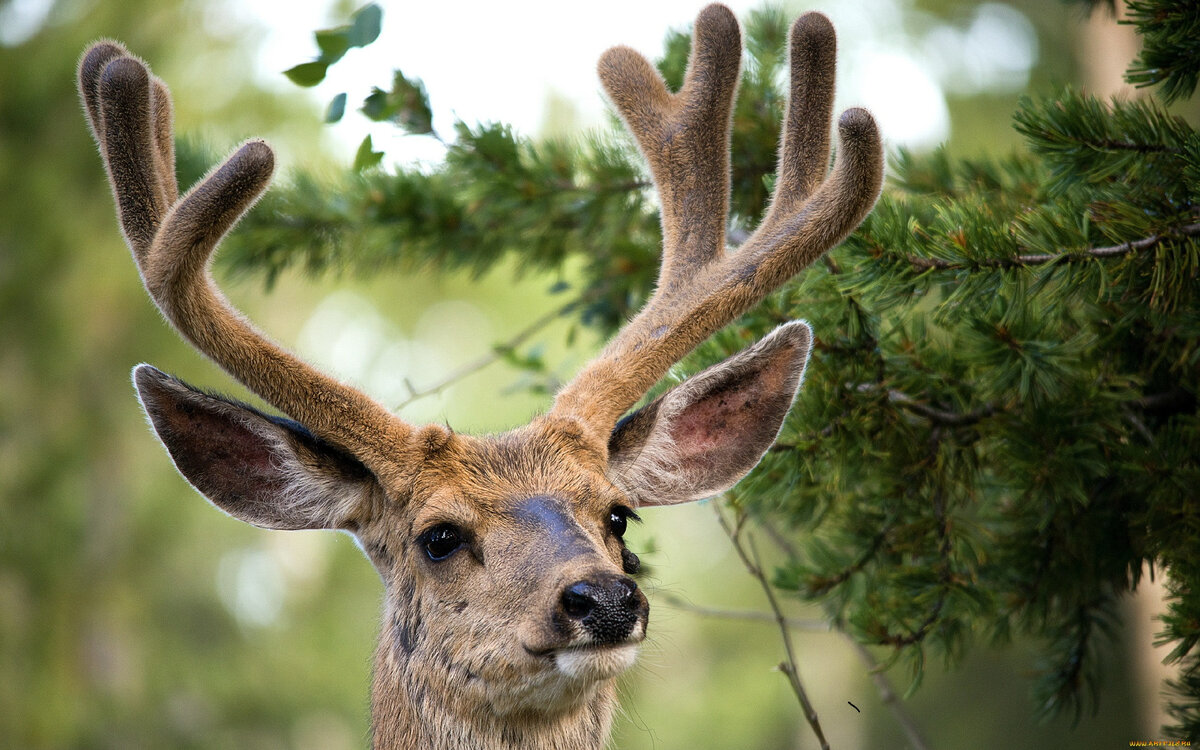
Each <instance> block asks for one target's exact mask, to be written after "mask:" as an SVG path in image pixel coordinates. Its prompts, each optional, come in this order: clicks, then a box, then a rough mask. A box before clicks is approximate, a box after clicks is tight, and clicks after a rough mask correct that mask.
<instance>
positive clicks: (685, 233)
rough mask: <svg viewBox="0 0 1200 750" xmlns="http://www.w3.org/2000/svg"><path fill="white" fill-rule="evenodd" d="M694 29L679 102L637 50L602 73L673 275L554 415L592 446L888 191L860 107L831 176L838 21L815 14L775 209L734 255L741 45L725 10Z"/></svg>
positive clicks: (565, 394) (803, 51)
mask: <svg viewBox="0 0 1200 750" xmlns="http://www.w3.org/2000/svg"><path fill="white" fill-rule="evenodd" d="M695 29H696V30H695V36H694V40H693V47H692V55H691V58H690V59H689V61H688V75H687V81H686V83H685V85H684V88H683V90H681V91H680V93H679V94H676V95H671V94H668V93H667V92H666V89H665V86H664V85H663V83H662V79H661V78H659V77H658V75H657V74H656V73H655V72H654V70H653V68H652V67H651V66H650V64H649V63H648V62H646V60H645V58H642V57H641V56H640V55H638V54H637V53H635V52H633V51H632V50H628V49H627V48H616V49H614V50H610V51H609V52H608V53H606V54H605V56H604V58H602V61H601V64H600V70H601V77H602V80H603V81H604V84H605V87H606V88H607V89H608V91H609V94H610V96H612V98H613V101H614V103H615V104H616V106H617V108H618V109H619V110H620V112H621V114H622V115H623V116H624V118H625V121H626V124H627V125H628V126H629V128H630V130H631V131H632V132H633V134H634V135H635V136H636V138H637V140H638V143H639V145H640V146H641V148H642V151H643V153H645V155H646V159H647V161H649V163H650V168H651V172H652V174H653V176H654V181H655V185H656V186H657V187H658V190H659V194H660V196H661V199H662V212H663V269H662V272H661V274H660V277H659V283H658V288H657V289H656V290H655V293H654V295H653V297H651V299H650V301H649V302H647V304H646V306H645V307H644V308H642V310H641V311H640V312H639V313H638V314H637V315H636V316H635V317H634V319H633V320H631V321H630V322H629V324H628V325H626V326H625V327H624V328H623V329H622V330H621V331H620V332H619V333H618V334H617V335H616V337H615V338H614V339H613V340H612V341H611V342H609V344H608V346H607V347H606V348H605V349H604V351H603V352H602V353H601V354H600V356H599V357H597V358H596V359H595V360H593V361H592V362H591V363H590V364H588V365H587V366H586V367H585V368H584V369H583V370H582V371H581V372H580V373H579V374H578V375H577V376H576V377H575V379H574V380H572V381H571V382H570V383H569V384H568V385H566V386H565V387H564V388H563V389H562V390H561V391H560V392H559V394H558V396H557V398H556V399H555V403H554V408H553V410H552V411H551V415H552V416H558V417H570V418H575V419H577V420H580V421H582V422H583V423H584V424H585V425H586V426H587V427H588V428H590V430H591V431H592V436H593V439H594V440H600V441H604V440H607V435H608V432H609V430H611V429H612V426H613V425H614V424H615V422H616V420H617V419H618V418H619V417H620V416H621V415H622V414H623V413H624V412H625V411H626V410H627V409H628V408H629V407H631V406H633V404H635V403H636V402H637V400H638V399H640V398H641V397H642V395H644V394H645V392H646V391H647V390H649V389H650V387H651V386H653V385H654V383H655V382H657V381H658V379H659V378H661V377H662V376H663V375H664V374H665V373H666V372H667V370H668V369H670V367H671V366H672V365H673V364H674V363H675V362H677V361H679V360H680V359H682V358H683V357H684V356H685V355H686V354H687V353H688V352H690V351H691V350H692V349H693V348H695V347H696V346H697V345H698V344H699V343H700V342H702V341H703V340H704V339H706V338H708V337H709V336H710V335H712V334H713V333H714V332H715V331H717V330H718V329H719V328H721V327H722V326H724V325H726V324H727V323H729V322H730V321H732V320H734V319H735V318H737V317H738V316H739V315H741V314H742V313H744V312H746V311H747V310H748V309H750V308H751V307H752V306H753V305H755V304H757V303H758V302H759V301H761V300H762V299H763V298H764V297H766V296H767V295H768V294H770V293H771V292H772V291H773V290H775V289H776V288H778V287H780V286H782V285H783V284H784V283H786V282H787V281H788V279H790V278H791V277H792V276H793V275H795V274H796V273H798V272H799V271H800V270H801V269H803V268H804V267H805V266H807V265H809V264H810V263H812V262H813V261H814V260H815V259H816V258H818V257H820V255H821V254H822V253H824V252H825V251H827V250H829V249H830V248H831V247H833V246H834V245H836V244H837V243H838V242H840V241H841V240H842V239H844V238H845V236H846V235H847V234H849V233H850V232H851V231H853V229H854V228H855V227H856V226H858V224H859V223H860V222H861V221H862V220H863V218H864V217H865V216H866V214H867V213H868V212H869V211H870V209H871V207H872V206H873V205H874V203H875V200H876V199H877V198H878V196H879V191H880V188H881V186H882V183H883V148H882V145H881V142H880V138H879V131H878V129H877V128H876V126H875V121H874V120H873V119H872V118H871V115H870V114H869V113H867V111H866V110H862V109H850V110H847V111H846V112H845V113H844V114H843V115H842V117H841V118H840V120H839V123H838V131H839V139H840V142H841V150H840V152H839V154H838V158H837V161H836V164H835V165H834V170H833V174H832V175H830V176H829V178H828V179H825V178H826V173H827V172H828V165H829V150H830V146H829V125H830V117H831V113H832V107H833V86H834V71H835V60H834V57H835V51H836V37H835V34H834V31H833V26H832V24H831V23H830V22H829V20H828V19H826V18H825V17H824V16H822V15H820V14H818V13H810V14H806V15H805V16H802V17H801V18H800V19H798V20H797V21H796V23H795V24H794V25H793V26H792V32H791V60H790V67H791V71H790V72H791V91H790V99H789V105H788V113H787V117H786V119H785V124H784V136H783V143H782V147H781V149H780V157H779V166H778V180H777V183H776V188H775V194H774V196H773V198H772V205H771V208H770V210H769V211H768V213H767V216H766V218H765V219H764V220H763V223H762V225H761V226H760V227H759V228H758V229H757V230H756V231H755V232H754V234H753V235H752V236H751V237H750V239H749V240H747V241H746V242H745V243H744V244H743V245H742V246H741V247H740V248H739V249H738V250H737V251H736V252H733V253H726V252H725V248H724V225H725V221H726V219H727V213H728V212H727V207H728V192H729V175H728V155H727V154H728V142H729V134H730V127H731V123H730V118H729V113H730V111H731V107H732V99H733V94H734V91H735V88H736V84H737V81H736V78H737V72H738V60H739V59H740V53H741V42H740V35H739V34H738V32H737V21H736V19H734V17H733V14H732V13H731V12H730V11H729V10H728V9H726V8H724V7H722V6H719V5H710V6H708V7H707V8H705V9H704V10H703V11H701V13H700V15H699V17H698V18H697V19H696V27H695ZM693 87H694V88H693ZM718 147H719V148H718Z"/></svg>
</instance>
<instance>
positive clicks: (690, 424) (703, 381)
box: [608, 321, 812, 506]
mask: <svg viewBox="0 0 1200 750" xmlns="http://www.w3.org/2000/svg"><path fill="white" fill-rule="evenodd" d="M811 341H812V331H811V330H810V329H809V327H808V325H807V324H806V323H804V322H802V321H793V322H791V323H786V324H784V325H782V326H780V327H778V328H776V329H775V330H774V331H772V332H771V333H770V334H768V335H767V336H766V337H764V338H763V339H762V340H761V341H759V342H758V343H757V344H755V345H754V346H751V347H750V348H748V349H745V350H743V351H741V352H739V353H737V354H735V355H733V356H732V357H730V358H728V359H726V360H725V361H723V362H720V363H718V364H716V365H713V366H712V367H709V368H708V369H706V370H703V371H702V372H699V373H697V374H695V375H693V376H692V377H691V378H689V379H688V380H686V381H684V382H683V383H681V384H680V385H678V386H676V387H675V388H672V389H671V390H669V391H667V392H666V393H664V394H663V395H662V396H660V397H659V398H657V399H655V400H654V401H652V402H650V403H649V404H647V405H646V406H643V407H642V408H641V409H638V410H637V411H635V412H634V413H632V414H630V415H629V416H628V417H626V418H625V419H623V420H621V422H620V423H619V424H617V426H616V428H615V429H614V430H613V432H612V435H611V436H610V438H609V442H608V451H609V458H608V479H609V481H611V482H612V483H613V484H615V485H616V486H617V487H620V488H621V489H622V490H624V491H625V492H626V493H627V494H628V495H629V496H630V499H631V500H633V501H634V502H635V503H637V505H639V506H641V505H673V504H675V503H684V502H688V501H690V500H701V499H703V498H706V497H712V496H713V495H716V494H718V493H720V492H724V491H725V490H727V489H729V488H730V487H732V486H733V485H734V484H736V483H737V481H738V480H739V479H741V478H742V477H744V476H745V475H746V474H748V473H749V472H750V470H751V469H753V468H754V467H755V465H757V464H758V462H759V460H760V459H761V458H762V457H763V454H765V453H766V452H767V449H768V448H770V447H771V444H772V443H774V442H775V438H776V436H778V434H779V429H780V427H782V426H783V420H784V417H786V416H787V413H788V410H789V409H790V408H791V406H792V401H793V400H794V399H795V397H796V391H797V390H799V388H800V381H801V379H802V378H803V375H804V368H805V366H806V365H807V364H808V354H809V349H810V347H811Z"/></svg>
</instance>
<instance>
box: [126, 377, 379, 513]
mask: <svg viewBox="0 0 1200 750" xmlns="http://www.w3.org/2000/svg"><path fill="white" fill-rule="evenodd" d="M133 382H134V385H135V386H136V387H137V391H138V396H139V398H140V400H141V402H142V407H143V408H144V409H145V410H146V414H147V416H148V417H149V418H150V424H151V425H152V426H153V427H154V431H155V432H156V433H157V434H158V437H159V439H160V440H161V441H162V443H163V445H164V446H165V447H166V449H167V452H168V453H169V454H171V460H172V461H174V462H175V467H176V468H177V469H178V470H179V473H180V474H182V475H183V477H184V478H185V479H186V480H187V481H188V482H189V483H190V484H191V485H192V486H193V487H195V488H196V489H197V490H198V491H199V492H200V493H201V494H202V495H204V496H205V497H206V498H208V499H209V500H210V501H212V503H213V504H214V505H216V506H217V507H218V508H220V509H221V510H223V511H225V512H226V513H228V514H229V515H231V516H233V517H234V518H237V519H238V520H240V521H245V522H247V523H250V524H253V525H255V526H261V527H263V528H268V529H320V528H324V529H347V530H353V529H354V528H355V527H356V525H357V524H356V521H358V520H360V517H361V516H362V515H363V514H364V513H365V512H366V505H367V501H368V500H369V498H370V495H371V494H372V492H373V491H374V490H375V488H376V487H378V483H377V482H376V480H375V477H374V475H373V474H372V473H371V472H370V471H368V470H367V469H366V468H365V467H364V466H363V465H362V464H361V463H359V462H358V461H357V460H355V459H354V458H353V457H351V456H348V455H346V454H344V453H342V452H341V451H339V450H337V449H335V448H333V447H332V446H330V445H329V444H327V443H325V442H323V441H321V440H319V439H317V438H316V437H314V436H313V435H312V434H311V433H310V432H308V430H307V429H305V428H304V427H302V426H301V425H299V424H297V423H295V422H292V421H290V420H286V419H282V418H278V417H269V416H267V415H265V414H263V413H261V412H259V411H257V410H255V409H252V408H250V407H248V406H244V405H242V404H238V403H235V402H233V401H230V400H227V399H224V398H220V397H217V396H212V395H209V394H207V393H203V392H201V391H198V390H196V389H194V388H192V387H191V386H188V385H186V384H185V383H183V382H182V381H180V380H178V379H176V378H173V377H171V376H170V375H167V374H165V373H163V372H160V371H159V370H157V369H155V368H153V367H151V366H150V365H138V366H137V367H136V368H134V370H133Z"/></svg>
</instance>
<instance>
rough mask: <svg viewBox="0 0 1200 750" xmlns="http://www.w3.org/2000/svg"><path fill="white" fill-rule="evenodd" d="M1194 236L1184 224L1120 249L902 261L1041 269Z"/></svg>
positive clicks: (949, 267)
mask: <svg viewBox="0 0 1200 750" xmlns="http://www.w3.org/2000/svg"><path fill="white" fill-rule="evenodd" d="M1197 234H1200V223H1196V224H1186V225H1184V226H1182V227H1175V228H1173V229H1170V230H1168V231H1166V232H1163V233H1162V234H1152V235H1150V236H1149V237H1143V238H1142V239H1140V240H1131V241H1129V242H1122V243H1121V244H1119V245H1108V246H1106V247H1092V248H1087V249H1084V250H1065V251H1063V252H1060V253H1034V254H1028V255H1016V256H1013V257H1011V258H981V259H978V260H970V261H965V262H959V261H950V260H943V259H941V258H920V257H917V256H915V255H908V256H905V260H907V261H908V262H909V264H910V265H912V266H914V267H916V268H918V269H920V270H922V271H928V270H938V271H970V270H973V269H979V268H1022V267H1025V266H1040V265H1043V264H1045V263H1054V262H1056V261H1060V260H1061V261H1066V262H1068V263H1075V262H1079V261H1083V260H1092V259H1096V258H1112V257H1118V256H1121V255H1128V254H1129V253H1133V252H1141V251H1143V250H1149V249H1150V248H1152V247H1155V246H1156V245H1158V244H1159V243H1161V242H1163V241H1165V240H1169V239H1172V238H1175V237H1191V236H1194V235H1197Z"/></svg>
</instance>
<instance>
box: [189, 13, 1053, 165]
mask: <svg viewBox="0 0 1200 750" xmlns="http://www.w3.org/2000/svg"><path fill="white" fill-rule="evenodd" d="M762 2H763V0H727V4H728V5H729V6H730V7H731V8H732V9H733V11H734V12H735V13H737V14H738V15H739V16H744V15H745V13H746V12H747V11H748V10H749V9H751V8H754V7H759V6H761V5H762ZM911 2H912V0H855V2H838V1H837V0H807V2H804V3H803V5H802V6H801V7H803V8H805V9H808V8H812V9H817V10H822V11H824V12H825V13H827V14H828V15H829V16H830V17H831V18H832V19H833V21H834V24H835V26H836V27H837V28H838V32H839V53H838V65H839V87H838V102H837V107H838V109H839V110H840V109H843V108H845V107H847V106H852V105H860V106H866V107H868V108H869V109H871V110H872V112H873V113H874V114H875V116H876V117H877V118H878V120H879V121H880V126H881V129H882V131H883V134H884V137H885V139H886V140H887V141H888V143H889V145H907V146H911V147H916V148H922V147H930V146H933V145H936V144H937V143H938V142H940V141H942V140H944V139H945V138H946V137H947V135H948V133H949V127H950V123H949V117H948V113H947V111H946V105H945V98H944V91H945V90H947V89H956V90H962V89H963V88H964V87H967V88H970V87H974V88H976V89H979V88H992V89H995V88H1003V89H1011V88H1019V87H1020V86H1022V85H1023V84H1024V81H1025V80H1026V79H1027V76H1028V71H1029V68H1030V67H1031V66H1032V65H1033V64H1034V63H1035V61H1036V57H1037V46H1036V39H1035V38H1034V37H1033V30H1032V27H1030V26H1029V23H1028V21H1027V20H1025V18H1024V16H1022V15H1021V14H1020V13H1019V12H1017V11H1015V10H1013V9H1012V8H1011V7H1009V6H1006V5H1003V4H1000V3H988V4H985V5H983V6H981V8H980V9H979V10H978V11H977V13H976V15H975V17H974V19H968V20H967V21H965V22H964V25H963V26H962V27H954V26H949V25H945V24H943V25H940V26H937V27H936V28H934V30H933V31H932V32H929V33H928V34H927V35H925V37H924V39H916V38H914V37H912V36H909V35H907V34H906V32H905V31H904V29H905V19H910V18H912V16H913V13H914V11H913V10H912V9H911V7H910V6H911ZM331 4H332V0H286V2H282V1H281V0H237V1H233V2H227V3H212V5H211V7H212V11H211V13H210V14H209V16H210V18H211V21H212V23H213V24H215V25H218V26H219V25H223V24H230V23H236V24H241V23H245V22H248V21H249V22H256V23H258V24H261V25H262V26H263V27H264V28H266V29H268V30H269V31H268V33H267V35H266V38H265V43H264V45H263V48H262V51H261V54H260V58H259V78H260V82H261V83H262V84H264V85H267V86H273V87H278V88H281V89H286V88H291V89H292V90H294V87H292V85H291V84H290V83H289V82H288V81H287V80H286V79H285V78H284V77H283V76H281V75H279V72H280V71H283V70H285V69H287V68H289V67H291V66H293V65H296V64H298V63H300V62H305V61H307V60H311V59H313V58H314V57H315V56H316V45H315V43H314V42H313V39H312V32H313V31H314V30H316V29H319V28H327V27H330V26H335V25H339V24H342V23H345V22H346V20H347V18H346V17H345V16H342V15H338V16H330V15H329V13H330V6H331ZM705 4H706V3H705V2H704V0H605V2H603V3H585V2H575V1H573V0H510V1H509V2H503V3H501V2H494V1H483V0H461V1H460V2H428V1H423V2H399V1H396V0H380V5H382V6H383V8H384V18H383V32H382V35H381V36H380V38H379V39H378V40H377V41H376V42H375V43H374V44H372V45H370V46H369V47H367V48H365V49H356V50H351V51H350V52H349V53H348V54H347V55H346V57H345V58H343V60H342V61H340V62H338V63H337V64H336V65H334V66H333V67H332V68H331V70H330V75H329V77H328V78H327V79H326V80H325V81H324V82H323V83H321V84H320V85H318V86H317V87H316V88H314V89H312V96H313V99H314V106H315V107H324V105H325V103H326V102H328V101H329V100H330V99H332V98H333V97H334V95H336V94H338V93H340V92H342V91H346V92H348V93H349V103H348V107H347V113H346V117H345V118H344V119H343V121H342V122H341V123H339V124H338V125H336V126H334V128H333V132H334V135H335V138H336V140H337V141H338V143H339V148H340V149H342V150H344V151H345V152H346V158H347V159H349V158H350V156H351V155H352V154H353V150H354V148H355V147H356V146H357V145H358V143H359V142H360V141H361V140H362V138H363V136H364V135H365V134H366V133H371V134H372V136H373V140H374V141H375V144H376V148H377V149H379V148H381V147H382V148H383V150H386V151H387V153H388V156H389V159H396V158H398V159H402V160H403V159H411V158H428V159H436V158H437V157H438V156H439V155H440V147H438V146H437V145H436V144H435V143H432V142H431V140H430V139H423V138H411V137H409V138H405V137H402V136H401V135H400V133H399V131H398V129H396V128H394V127H391V126H388V125H386V124H372V123H369V122H368V121H367V120H366V119H365V118H363V117H361V116H359V115H356V114H355V112H354V108H355V107H356V106H357V104H359V103H361V101H362V98H363V97H364V96H365V95H366V94H367V93H368V90H369V86H370V85H371V84H374V85H378V86H380V87H381V88H390V82H391V81H390V74H391V71H392V69H393V68H399V69H401V70H403V71H404V72H405V74H406V75H409V76H410V77H412V76H415V77H419V78H421V79H423V80H424V82H425V84H426V87H427V89H428V90H429V92H430V96H431V103H432V105H433V108H434V126H435V128H436V129H437V130H438V131H439V132H440V133H442V134H443V135H444V136H446V137H450V136H451V135H452V124H453V121H454V118H455V116H457V117H458V118H461V119H463V120H464V121H466V122H469V123H474V122H477V121H481V120H496V121H501V122H507V123H510V124H512V125H513V126H515V127H516V128H517V129H518V131H520V132H522V133H524V134H528V135H533V134H536V133H538V132H539V130H540V129H541V127H542V124H543V122H544V118H545V104H546V101H547V98H548V96H549V95H550V94H551V93H553V94H555V95H558V96H562V97H565V98H567V99H569V100H570V101H571V102H572V103H573V105H574V106H575V108H576V109H577V111H578V114H579V115H580V120H581V124H583V125H594V124H598V123H600V122H601V121H602V120H601V118H602V114H603V111H604V104H603V99H602V95H601V93H600V89H599V84H598V82H597V80H596V75H595V64H596V60H597V59H598V58H599V56H600V53H601V52H603V51H604V50H605V49H606V48H607V47H609V46H612V45H614V44H626V45H629V46H632V47H634V48H636V49H638V50H640V51H641V52H642V53H643V54H646V55H647V56H648V57H650V58H651V59H653V58H654V57H657V56H658V55H660V54H661V52H662V41H663V38H664V36H665V34H666V32H667V30H668V29H671V28H682V27H685V26H687V25H688V24H689V23H690V22H691V20H692V19H693V18H694V17H695V15H696V13H697V12H698V11H699V9H700V8H702V7H703V6H704V5H705ZM797 12H798V11H797ZM964 76H966V77H965V78H964Z"/></svg>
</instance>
